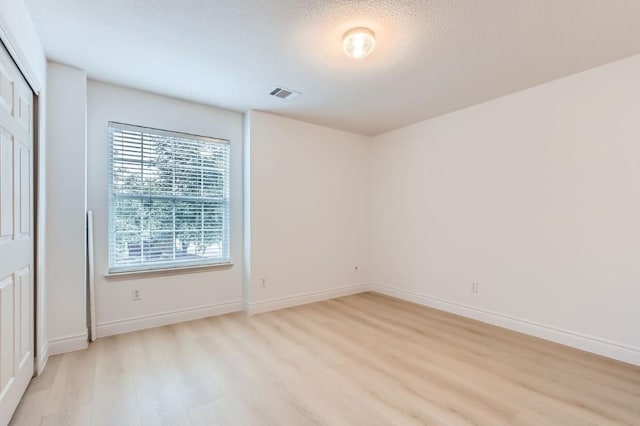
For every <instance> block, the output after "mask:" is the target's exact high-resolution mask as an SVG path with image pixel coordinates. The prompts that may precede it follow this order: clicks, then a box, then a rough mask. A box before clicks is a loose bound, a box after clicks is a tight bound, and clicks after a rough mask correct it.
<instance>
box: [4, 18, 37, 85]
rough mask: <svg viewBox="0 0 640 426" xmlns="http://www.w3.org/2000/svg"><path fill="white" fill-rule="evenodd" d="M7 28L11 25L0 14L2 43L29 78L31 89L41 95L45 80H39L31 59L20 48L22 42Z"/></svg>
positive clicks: (26, 78)
mask: <svg viewBox="0 0 640 426" xmlns="http://www.w3.org/2000/svg"><path fill="white" fill-rule="evenodd" d="M7 28H9V26H8V25H7V24H6V22H5V21H4V16H3V15H2V14H0V41H2V44H4V46H5V47H6V49H7V51H8V52H9V55H10V56H11V58H12V59H13V61H14V62H15V63H16V65H17V66H18V68H19V69H20V72H21V73H22V75H23V76H24V78H25V80H27V83H28V84H29V86H30V87H31V90H33V92H34V93H35V94H36V96H40V92H41V91H42V87H43V85H44V84H43V82H40V81H38V79H37V77H36V74H35V72H34V71H33V68H32V67H31V64H30V63H29V60H28V59H27V57H26V56H25V55H24V54H23V52H22V50H21V49H20V43H18V41H17V40H15V39H14V38H13V36H12V34H10V33H9V31H8V30H7Z"/></svg>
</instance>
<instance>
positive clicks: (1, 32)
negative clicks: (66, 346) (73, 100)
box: [0, 0, 48, 373]
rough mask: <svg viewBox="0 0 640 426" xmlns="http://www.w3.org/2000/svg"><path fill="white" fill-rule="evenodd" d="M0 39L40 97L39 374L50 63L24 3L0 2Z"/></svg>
mask: <svg viewBox="0 0 640 426" xmlns="http://www.w3.org/2000/svg"><path fill="white" fill-rule="evenodd" d="M0 39H2V42H3V43H4V45H5V46H6V47H7V48H8V49H9V53H11V55H12V57H13V59H14V60H15V61H16V63H17V64H18V66H19V67H20V69H21V71H22V72H23V73H24V74H25V75H26V77H27V80H28V81H29V83H30V84H31V85H32V88H34V89H35V91H36V92H37V95H38V116H39V117H40V118H39V122H38V155H39V157H40V161H39V163H38V195H37V197H38V200H37V201H38V205H37V214H38V217H37V225H38V249H37V259H36V280H37V294H36V297H37V299H36V300H37V312H36V356H37V357H38V363H37V364H38V365H37V370H38V373H40V372H41V371H42V369H43V368H44V364H45V363H46V360H47V341H48V337H47V332H46V297H45V290H46V285H45V282H46V281H45V266H44V265H45V245H46V238H45V236H46V229H45V218H46V185H45V178H46V163H45V161H44V159H45V158H46V120H45V117H46V82H47V60H46V58H45V56H44V51H43V49H42V45H41V44H40V39H39V38H38V33H37V32H36V29H35V27H34V25H33V22H32V21H31V17H30V16H29V13H28V11H27V8H26V6H25V4H24V2H23V1H22V0H0Z"/></svg>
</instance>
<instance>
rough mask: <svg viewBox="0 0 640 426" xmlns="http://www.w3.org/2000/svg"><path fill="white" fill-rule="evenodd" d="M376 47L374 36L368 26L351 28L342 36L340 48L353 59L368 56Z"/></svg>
mask: <svg viewBox="0 0 640 426" xmlns="http://www.w3.org/2000/svg"><path fill="white" fill-rule="evenodd" d="M374 47H376V38H375V36H374V35H373V31H371V30H370V29H369V28H353V29H351V30H349V31H347V32H346V33H344V36H343V37H342V50H344V53H346V54H347V55H349V56H350V57H352V58H354V59H362V58H364V57H366V56H369V54H370V53H371V52H373V48H374Z"/></svg>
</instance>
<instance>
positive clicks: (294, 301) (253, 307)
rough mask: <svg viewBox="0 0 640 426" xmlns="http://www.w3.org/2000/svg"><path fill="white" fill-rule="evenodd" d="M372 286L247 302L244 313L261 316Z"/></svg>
mask: <svg viewBox="0 0 640 426" xmlns="http://www.w3.org/2000/svg"><path fill="white" fill-rule="evenodd" d="M371 290H372V287H371V284H356V285H352V286H347V287H338V288H332V289H329V290H321V291H314V292H311V293H305V294H297V295H295V296H287V297H280V298H277V299H269V300H263V301H260V302H245V303H244V311H245V312H246V313H247V314H249V315H255V314H261V313H264V312H269V311H275V310H278V309H284V308H291V307H293V306H298V305H306V304H307V303H313V302H320V301H322V300H328V299H334V298H336V297H342V296H349V295H352V294H357V293H364V292H366V291H371Z"/></svg>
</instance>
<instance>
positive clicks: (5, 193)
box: [0, 46, 34, 426]
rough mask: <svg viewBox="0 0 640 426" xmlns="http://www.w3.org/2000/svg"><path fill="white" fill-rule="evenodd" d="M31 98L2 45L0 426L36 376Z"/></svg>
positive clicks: (0, 124)
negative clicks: (34, 374)
mask: <svg viewBox="0 0 640 426" xmlns="http://www.w3.org/2000/svg"><path fill="white" fill-rule="evenodd" d="M32 106H33V93H32V92H31V89H30V88H29V86H28V85H27V83H26V82H25V80H24V78H23V77H22V75H21V74H20V72H19V71H18V68H17V67H16V66H15V64H14V63H13V61H12V60H11V57H10V56H9V54H8V53H7V52H6V50H5V49H4V47H2V46H0V426H2V425H6V424H7V423H8V422H9V420H10V419H11V416H12V415H13V412H14V410H15V408H16V406H17V405H18V402H19V401H20V398H21V397H22V395H23V393H24V391H25V389H26V387H27V385H28V384H29V380H31V376H32V375H33V365H34V362H33V361H34V359H33V358H34V351H33V330H34V315H33V307H34V304H33V300H34V296H33V292H34V286H33V259H34V239H33V205H34V203H33V193H34V192H33V111H32V108H33V107H32Z"/></svg>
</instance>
